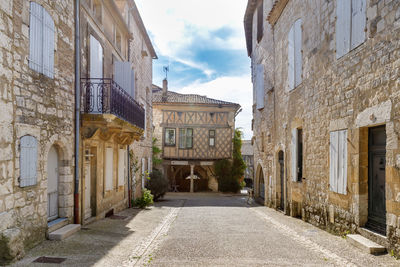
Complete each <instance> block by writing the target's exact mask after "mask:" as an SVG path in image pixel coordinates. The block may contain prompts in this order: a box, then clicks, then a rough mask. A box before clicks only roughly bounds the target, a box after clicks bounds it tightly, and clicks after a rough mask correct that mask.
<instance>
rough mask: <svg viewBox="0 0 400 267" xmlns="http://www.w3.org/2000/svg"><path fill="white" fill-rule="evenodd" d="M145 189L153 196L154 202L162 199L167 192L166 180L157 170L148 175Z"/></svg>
mask: <svg viewBox="0 0 400 267" xmlns="http://www.w3.org/2000/svg"><path fill="white" fill-rule="evenodd" d="M146 187H147V189H149V190H150V191H151V193H152V194H153V195H154V201H157V200H158V199H159V198H162V197H163V196H164V195H165V193H167V192H168V180H167V179H165V178H164V175H163V174H162V173H161V172H160V171H159V170H157V169H154V170H153V172H152V173H150V179H149V180H148V182H147V186H146Z"/></svg>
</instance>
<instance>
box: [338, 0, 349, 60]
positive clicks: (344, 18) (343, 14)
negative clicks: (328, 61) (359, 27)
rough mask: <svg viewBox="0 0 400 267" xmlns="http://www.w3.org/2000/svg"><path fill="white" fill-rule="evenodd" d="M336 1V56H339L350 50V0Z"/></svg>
mask: <svg viewBox="0 0 400 267" xmlns="http://www.w3.org/2000/svg"><path fill="white" fill-rule="evenodd" d="M336 3H337V6H336V58H340V57H342V56H343V55H345V54H347V53H348V52H349V51H350V30H351V0H337V2H336Z"/></svg>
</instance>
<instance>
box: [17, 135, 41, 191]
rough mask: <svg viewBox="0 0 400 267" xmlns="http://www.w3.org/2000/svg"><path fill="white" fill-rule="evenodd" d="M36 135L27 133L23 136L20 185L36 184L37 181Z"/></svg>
mask: <svg viewBox="0 0 400 267" xmlns="http://www.w3.org/2000/svg"><path fill="white" fill-rule="evenodd" d="M37 145H38V142H37V140H36V138H35V137H33V136H30V135H26V136H23V137H21V144H20V149H21V151H20V158H19V167H20V184H19V186H20V187H25V186H31V185H35V184H36V181H37V152H38V148H37Z"/></svg>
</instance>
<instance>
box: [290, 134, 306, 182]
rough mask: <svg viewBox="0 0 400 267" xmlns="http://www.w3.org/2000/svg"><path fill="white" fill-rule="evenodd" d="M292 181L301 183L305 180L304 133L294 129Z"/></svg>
mask: <svg viewBox="0 0 400 267" xmlns="http://www.w3.org/2000/svg"><path fill="white" fill-rule="evenodd" d="M290 146H291V165H292V166H291V169H292V171H291V172H292V181H293V182H301V180H302V178H303V131H302V129H297V128H296V129H292V140H291V145H290Z"/></svg>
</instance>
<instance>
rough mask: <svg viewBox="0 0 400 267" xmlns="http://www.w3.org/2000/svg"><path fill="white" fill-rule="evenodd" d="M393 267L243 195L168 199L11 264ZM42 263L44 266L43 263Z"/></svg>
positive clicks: (384, 259)
mask: <svg viewBox="0 0 400 267" xmlns="http://www.w3.org/2000/svg"><path fill="white" fill-rule="evenodd" d="M42 256H47V257H60V258H64V259H65V261H64V262H62V263H61V265H66V266H71V265H73V266H78V265H79V266H289V265H296V266H305V265H307V266H310V265H311V266H398V265H399V262H398V261H396V260H395V259H394V258H392V257H390V256H389V255H381V256H372V255H369V254H365V253H364V252H362V251H360V250H358V249H357V248H355V247H352V246H351V245H349V244H348V242H346V240H345V238H342V237H338V236H334V235H331V234H329V233H327V232H325V231H322V230H320V229H318V228H315V227H313V226H312V225H310V224H307V223H304V222H302V221H301V220H299V219H295V218H291V217H288V216H285V215H283V214H282V213H280V212H277V211H274V210H272V209H269V208H266V207H263V206H258V205H251V206H250V205H247V204H246V197H245V196H244V195H227V194H216V193H199V194H194V195H190V194H182V193H177V194H169V195H168V196H167V197H166V199H165V200H164V201H161V202H158V203H156V205H155V206H154V207H152V208H151V209H149V210H143V211H141V210H137V209H127V210H125V211H123V212H122V213H120V214H118V216H114V217H113V218H106V219H104V220H101V221H98V222H95V223H92V224H89V225H87V226H85V227H84V228H83V230H81V231H80V232H79V233H77V234H75V235H74V236H72V237H70V238H68V239H67V240H64V241H58V242H57V241H45V242H43V243H42V244H41V245H39V246H38V247H36V248H34V249H33V250H31V251H30V252H28V255H27V256H26V257H25V258H24V259H23V260H22V261H20V262H17V263H16V264H15V266H28V265H29V266H42V265H41V264H39V263H34V264H33V263H32V262H33V261H34V260H35V259H36V258H38V257H42ZM44 266H48V264H45V265H44Z"/></svg>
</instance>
